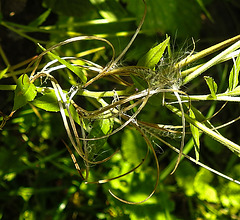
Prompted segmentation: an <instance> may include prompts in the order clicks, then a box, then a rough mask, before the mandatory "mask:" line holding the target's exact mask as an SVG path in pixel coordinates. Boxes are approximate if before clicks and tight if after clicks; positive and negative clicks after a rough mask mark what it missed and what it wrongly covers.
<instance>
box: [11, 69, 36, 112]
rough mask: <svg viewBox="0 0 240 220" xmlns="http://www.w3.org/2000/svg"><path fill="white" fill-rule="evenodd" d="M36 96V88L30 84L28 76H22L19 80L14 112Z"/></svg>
mask: <svg viewBox="0 0 240 220" xmlns="http://www.w3.org/2000/svg"><path fill="white" fill-rule="evenodd" d="M36 94H37V91H36V87H35V85H34V84H32V83H30V81H29V78H28V76H27V75H26V74H23V75H21V76H20V77H19V78H18V80H17V88H16V90H15V96H14V106H13V111H15V110H17V109H19V108H21V107H22V106H24V105H26V104H27V103H28V102H30V101H32V100H33V99H34V98H35V96H36Z"/></svg>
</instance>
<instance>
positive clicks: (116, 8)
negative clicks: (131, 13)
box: [90, 0, 126, 21]
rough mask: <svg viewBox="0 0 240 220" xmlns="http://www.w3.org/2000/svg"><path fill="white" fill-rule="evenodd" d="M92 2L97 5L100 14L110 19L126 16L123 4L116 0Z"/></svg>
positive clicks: (91, 0) (94, 0) (95, 0)
mask: <svg viewBox="0 0 240 220" xmlns="http://www.w3.org/2000/svg"><path fill="white" fill-rule="evenodd" d="M90 2H91V3H92V4H93V5H95V6H96V7H97V9H98V11H99V14H100V15H101V16H102V17H103V18H105V19H107V20H109V21H111V20H118V19H120V18H123V17H124V16H126V11H125V10H124V9H123V7H122V4H120V2H118V1H116V0H104V1H102V0H90Z"/></svg>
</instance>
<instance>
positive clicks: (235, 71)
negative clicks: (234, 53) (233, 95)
mask: <svg viewBox="0 0 240 220" xmlns="http://www.w3.org/2000/svg"><path fill="white" fill-rule="evenodd" d="M233 61H234V62H233V67H232V70H231V72H230V75H229V86H228V90H229V91H232V90H234V89H235V88H236V87H237V85H238V75H239V71H240V55H239V56H238V57H237V60H236V61H235V59H234V58H233Z"/></svg>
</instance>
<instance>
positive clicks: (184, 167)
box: [175, 161, 196, 196]
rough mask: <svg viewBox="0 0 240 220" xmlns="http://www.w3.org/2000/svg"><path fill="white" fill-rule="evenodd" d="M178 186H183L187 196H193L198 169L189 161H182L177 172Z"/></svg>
mask: <svg viewBox="0 0 240 220" xmlns="http://www.w3.org/2000/svg"><path fill="white" fill-rule="evenodd" d="M175 175H176V181H177V184H178V186H180V187H182V188H183V189H184V191H185V193H186V195H187V196H193V195H194V194H195V190H194V187H193V183H194V177H195V175H196V169H195V167H194V166H192V164H191V163H190V162H189V161H182V162H181V163H180V164H179V167H178V169H177V170H176V172H175Z"/></svg>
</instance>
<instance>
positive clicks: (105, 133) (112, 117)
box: [2, 2, 240, 204]
mask: <svg viewBox="0 0 240 220" xmlns="http://www.w3.org/2000/svg"><path fill="white" fill-rule="evenodd" d="M144 4H145V2H144ZM145 15H146V4H145V12H144V15H143V18H142V20H141V22H140V24H139V26H138V28H137V30H136V32H135V34H134V35H133V37H132V39H131V40H130V42H129V44H128V45H127V46H126V48H125V49H124V50H123V52H122V53H121V54H120V55H119V56H118V57H116V58H115V50H114V47H113V45H112V44H111V43H110V42H109V41H108V40H106V39H104V38H100V37H94V36H80V37H74V38H70V39H67V40H65V41H62V42H60V43H58V44H56V45H54V46H52V47H50V48H49V49H44V48H42V49H43V50H44V51H43V52H42V53H41V54H40V55H39V56H38V57H37V58H36V59H35V60H34V61H33V62H32V63H31V64H30V65H29V67H30V66H31V65H33V63H35V67H34V70H33V71H32V73H31V75H30V77H28V76H27V75H26V74H24V75H22V76H21V77H20V78H19V79H18V81H17V88H16V92H15V100H14V107H13V111H12V113H11V115H12V114H13V113H14V112H15V111H16V110H17V109H19V108H21V107H22V106H23V105H25V104H26V103H29V102H30V103H31V104H33V105H34V106H36V107H39V108H43V109H45V110H47V111H59V112H60V114H61V116H62V120H63V124H64V127H65V129H66V132H67V135H68V138H69V140H70V142H71V144H72V146H73V147H74V149H75V150H76V152H77V154H78V155H79V156H80V157H81V158H82V160H83V161H84V163H85V168H84V169H85V171H83V168H80V166H79V165H78V163H77V161H76V158H75V156H74V154H73V153H72V150H71V148H70V147H69V146H67V144H65V145H66V147H67V149H68V150H69V152H70V154H71V157H72V159H73V161H74V164H75V166H76V169H77V170H78V172H79V174H80V176H81V178H82V179H83V180H84V181H85V183H106V182H109V181H111V180H115V179H117V178H121V177H123V176H125V175H127V174H129V173H131V172H134V171H135V170H136V169H137V168H139V167H140V166H141V165H142V164H143V163H144V162H145V160H146V158H147V157H148V154H149V150H151V152H152V154H153V156H154V158H155V162H156V169H157V176H156V184H155V187H154V189H153V191H152V192H151V193H150V194H149V196H148V197H147V198H146V199H144V200H143V201H138V202H130V201H126V200H123V199H121V198H119V197H117V196H116V195H115V194H113V192H112V191H110V190H109V191H110V193H111V194H112V195H113V196H114V197H115V198H117V199H118V200H120V201H122V202H125V203H128V204H137V203H142V202H144V201H146V200H147V199H149V198H150V197H151V196H152V195H153V194H154V192H155V190H156V188H157V185H158V181H159V173H160V168H159V162H158V158H157V155H156V153H155V150H154V147H153V144H152V141H151V138H155V139H158V140H159V141H161V142H162V143H164V144H166V145H167V146H169V147H170V148H171V149H173V150H174V151H176V152H177V153H178V159H177V162H176V164H175V167H173V170H172V173H173V172H174V171H175V170H176V169H177V166H178V164H179V162H180V160H181V159H182V158H183V157H186V158H187V159H189V160H190V161H192V162H194V163H196V164H198V165H200V166H202V167H204V168H206V169H208V170H210V171H211V172H214V173H216V174H217V175H219V176H222V177H224V178H226V179H228V180H230V181H233V182H235V183H237V184H240V182H239V181H237V180H234V179H233V178H231V177H228V176H226V175H224V174H222V173H220V172H218V171H216V170H214V169H212V168H210V167H208V166H206V165H204V164H203V163H201V162H200V161H199V148H200V141H199V139H200V136H201V133H205V134H206V135H209V136H210V137H212V138H213V139H215V140H216V141H218V142H220V143H221V144H223V145H225V146H226V147H228V148H229V149H230V150H232V151H233V152H234V153H237V154H238V155H239V153H240V146H239V145H238V144H236V143H234V142H232V141H230V140H229V139H227V138H225V137H223V136H222V135H221V134H220V133H219V132H218V130H217V129H218V128H217V127H214V125H212V124H211V122H210V120H209V119H210V118H205V117H204V116H203V115H202V114H201V113H200V112H199V111H198V110H197V109H196V108H194V106H193V102H194V101H207V100H212V101H228V102H239V101H240V98H239V95H240V89H239V88H240V87H239V85H238V74H239V69H240V57H239V52H240V51H239V48H240V36H236V37H234V38H231V39H229V40H227V41H224V42H222V43H220V44H217V45H215V46H213V47H210V48H208V49H206V50H203V51H201V52H199V53H192V52H191V53H190V54H189V55H187V56H185V57H184V58H182V59H180V60H177V61H174V62H172V61H171V62H167V61H168V60H171V54H170V53H168V57H167V58H166V56H167V55H166V54H167V53H166V50H167V49H169V48H170V43H169V42H170V38H169V37H168V38H166V40H165V41H163V42H162V43H160V44H159V45H157V46H156V47H154V48H152V49H151V50H150V51H149V52H148V53H147V54H146V55H145V56H144V57H142V58H141V59H140V60H139V62H138V63H137V64H136V65H135V66H122V67H119V66H118V63H119V61H120V60H121V59H122V57H123V56H124V55H125V53H126V52H127V50H128V49H129V47H130V46H131V44H132V43H133V42H134V40H135V38H136V37H137V35H138V33H139V31H140V29H141V26H142V24H143V22H144V19H145ZM83 40H97V41H102V42H105V43H106V44H107V45H108V46H110V47H111V49H112V52H113V56H112V58H111V60H110V61H109V63H107V64H106V66H105V67H104V66H101V65H99V64H97V63H94V62H92V61H91V60H86V59H83V58H77V57H62V58H61V57H59V56H57V55H55V54H54V53H52V51H53V50H54V49H56V48H57V47H60V46H63V45H65V44H69V43H73V42H76V41H83ZM228 46H229V47H228ZM224 47H227V49H225V50H223V51H222V52H221V53H219V54H218V55H216V56H215V57H213V58H212V59H210V60H209V61H208V62H206V63H204V64H200V65H196V66H194V63H195V61H197V60H199V59H200V58H203V57H205V56H207V55H209V54H211V53H213V52H216V51H219V50H221V49H223V48H224ZM44 55H48V56H49V57H51V58H52V61H50V62H49V63H47V64H46V65H45V66H44V67H43V68H42V69H41V70H40V71H38V67H39V64H40V61H41V59H42V57H43V56H44ZM236 57H237V58H236ZM230 59H232V60H233V61H234V65H233V69H232V71H231V73H230V76H229V88H228V90H227V91H226V92H224V93H220V94H218V93H217V84H216V83H215V81H214V80H213V79H212V78H211V77H205V80H206V83H207V85H208V87H209V90H210V94H207V95H190V94H187V93H186V92H184V91H182V90H181V89H182V86H183V85H186V84H187V83H190V82H191V81H192V80H193V79H194V78H196V77H197V76H199V75H200V74H202V73H204V72H205V71H206V70H208V69H209V68H210V67H212V66H214V65H216V64H219V63H221V62H224V61H227V60H230ZM59 63H60V64H59ZM166 63H167V64H166ZM190 64H193V65H192V67H189V66H190ZM64 68H67V69H69V70H71V71H72V72H73V73H75V74H76V76H77V77H78V78H79V80H80V83H79V84H73V85H71V87H70V88H69V90H68V91H67V90H63V89H62V87H61V85H60V84H59V83H58V81H57V79H56V77H54V76H53V73H54V72H56V71H58V70H60V69H64ZM90 72H91V73H95V76H94V77H92V78H89V77H88V75H90V74H89V73H90ZM109 77H112V78H114V80H115V82H117V83H119V84H121V85H122V86H124V87H125V89H123V90H110V91H90V90H88V88H89V87H90V85H93V84H94V83H98V80H99V79H104V78H109ZM42 78H43V79H44V81H50V82H51V86H47V87H43V86H42V85H41V84H40V86H39V79H41V80H42ZM37 85H38V86H37ZM37 93H41V94H42V96H41V97H40V98H39V97H36V95H37ZM157 94H161V95H162V99H161V100H160V99H159V100H158V101H159V103H161V102H162V103H163V106H165V107H167V108H168V109H169V110H170V111H172V113H173V114H174V115H177V116H179V117H180V118H181V125H179V126H173V125H163V124H157V123H150V122H147V121H141V120H139V119H138V117H137V116H138V115H139V114H140V113H141V112H142V109H143V108H144V107H145V106H146V105H147V104H148V103H149V99H150V98H151V97H153V96H154V95H157ZM76 96H84V97H87V98H91V100H94V101H92V103H93V105H94V106H95V107H96V108H95V110H88V109H84V108H83V106H82V105H81V103H78V102H77V101H74V100H75V99H74V98H75V97H76ZM109 98H111V100H110V99H109ZM109 100H110V101H109ZM50 101H51V103H52V104H49V103H50ZM43 103H45V104H46V105H43ZM53 103H54V104H53ZM175 103H177V104H178V106H179V107H176V106H177V105H174V104H175ZM234 121H236V120H234ZM234 121H233V122H234ZM226 125H229V124H226ZM2 126H3V125H2ZM126 126H131V127H134V128H135V129H136V130H137V131H139V132H140V133H141V135H142V136H143V138H144V140H145V142H146V143H147V145H148V150H147V152H146V155H145V157H144V158H143V159H142V161H140V162H139V164H138V165H137V166H135V167H133V168H132V169H130V170H129V171H128V172H126V173H124V174H120V175H119V176H116V177H112V178H109V179H103V180H95V181H91V182H90V181H88V176H89V170H90V168H91V167H92V165H96V164H101V163H103V162H106V161H108V160H110V159H111V158H112V157H114V155H115V154H116V153H118V150H117V151H116V152H114V153H113V154H112V155H110V156H107V157H106V158H104V159H100V160H97V158H98V155H99V153H98V152H99V151H100V150H101V148H102V147H103V145H104V144H105V143H106V141H107V139H108V138H109V137H110V136H111V135H114V134H116V133H118V132H119V131H121V130H122V129H124V128H125V127H126ZM185 130H186V131H185ZM188 133H189V134H192V137H193V139H194V141H195V152H196V159H194V158H192V157H190V156H188V155H187V153H186V152H184V143H185V136H186V135H185V134H188ZM165 136H167V137H180V138H181V141H180V142H181V143H180V147H179V148H177V147H175V146H172V145H171V144H170V143H169V142H168V141H166V140H165V139H164V137H165ZM64 143H65V142H64ZM101 156H103V155H101Z"/></svg>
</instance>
